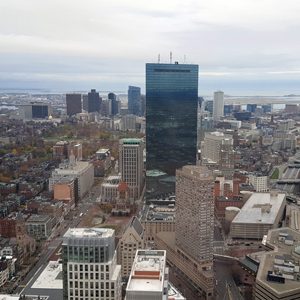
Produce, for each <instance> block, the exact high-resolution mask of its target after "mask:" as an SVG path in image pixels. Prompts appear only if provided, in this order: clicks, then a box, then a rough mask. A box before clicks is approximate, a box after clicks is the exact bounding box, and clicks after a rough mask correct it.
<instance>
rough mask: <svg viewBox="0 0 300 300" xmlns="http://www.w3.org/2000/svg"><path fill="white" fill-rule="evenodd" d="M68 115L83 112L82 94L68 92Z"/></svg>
mask: <svg viewBox="0 0 300 300" xmlns="http://www.w3.org/2000/svg"><path fill="white" fill-rule="evenodd" d="M66 104H67V115H68V116H72V115H76V114H78V113H81V94H66Z"/></svg>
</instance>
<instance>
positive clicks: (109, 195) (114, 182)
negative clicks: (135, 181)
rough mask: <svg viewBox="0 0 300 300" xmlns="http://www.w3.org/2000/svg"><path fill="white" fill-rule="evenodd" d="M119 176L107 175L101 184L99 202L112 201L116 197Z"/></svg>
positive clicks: (119, 180)
mask: <svg viewBox="0 0 300 300" xmlns="http://www.w3.org/2000/svg"><path fill="white" fill-rule="evenodd" d="M120 182H121V176H119V175H115V176H108V177H107V178H106V179H105V180H104V182H103V183H102V185H101V195H100V199H101V202H113V201H116V199H117V197H118V189H119V184H120Z"/></svg>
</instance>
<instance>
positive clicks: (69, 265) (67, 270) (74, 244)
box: [62, 228, 122, 300]
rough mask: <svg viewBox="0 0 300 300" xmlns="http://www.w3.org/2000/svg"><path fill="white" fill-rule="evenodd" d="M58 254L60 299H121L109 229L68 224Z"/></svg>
mask: <svg viewBox="0 0 300 300" xmlns="http://www.w3.org/2000/svg"><path fill="white" fill-rule="evenodd" d="M62 258H63V299H64V300H92V299H94V300H96V299H102V300H121V299H122V298H121V266H120V265H117V255H116V250H115V232H114V230H113V229H106V228H70V229H69V230H68V231H67V232H66V233H65V235H64V237H63V244H62Z"/></svg>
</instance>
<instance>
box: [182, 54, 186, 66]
mask: <svg viewBox="0 0 300 300" xmlns="http://www.w3.org/2000/svg"><path fill="white" fill-rule="evenodd" d="M183 63H184V64H185V63H186V55H185V54H184V56H183Z"/></svg>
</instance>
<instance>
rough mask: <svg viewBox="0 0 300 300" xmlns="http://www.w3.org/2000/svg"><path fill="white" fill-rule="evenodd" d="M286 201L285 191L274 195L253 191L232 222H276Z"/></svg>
mask: <svg viewBox="0 0 300 300" xmlns="http://www.w3.org/2000/svg"><path fill="white" fill-rule="evenodd" d="M284 203H285V194H284V193H276V194H274V195H272V193H253V194H252V195H251V196H250V198H249V199H248V200H247V202H246V203H245V205H244V206H243V207H242V208H241V211H240V212H239V213H238V214H237V215H236V217H235V218H234V219H233V221H232V224H235V223H260V224H274V222H275V220H276V217H277V215H278V213H279V211H280V208H281V207H282V205H283V204H284Z"/></svg>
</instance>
